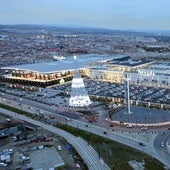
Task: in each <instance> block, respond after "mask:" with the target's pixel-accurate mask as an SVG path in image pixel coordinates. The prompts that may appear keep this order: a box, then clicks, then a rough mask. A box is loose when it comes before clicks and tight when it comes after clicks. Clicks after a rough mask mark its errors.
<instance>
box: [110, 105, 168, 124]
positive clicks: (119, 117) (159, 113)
mask: <svg viewBox="0 0 170 170" xmlns="http://www.w3.org/2000/svg"><path fill="white" fill-rule="evenodd" d="M131 112H132V113H131V114H126V110H125V109H122V110H120V111H118V112H117V113H115V114H114V115H113V117H112V120H115V121H123V122H128V123H143V124H148V123H151V124H152V123H162V122H168V121H170V112H169V111H166V110H162V109H160V110H159V109H155V108H153V109H151V108H146V107H142V106H132V107H131Z"/></svg>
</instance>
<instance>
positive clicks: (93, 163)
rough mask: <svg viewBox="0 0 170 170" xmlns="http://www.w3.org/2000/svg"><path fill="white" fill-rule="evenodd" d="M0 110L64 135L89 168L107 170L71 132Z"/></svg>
mask: <svg viewBox="0 0 170 170" xmlns="http://www.w3.org/2000/svg"><path fill="white" fill-rule="evenodd" d="M0 112H1V113H4V114H6V115H9V116H12V117H14V118H15V119H19V120H24V121H26V122H29V123H32V124H34V125H37V126H40V127H42V128H44V129H46V130H48V131H50V132H53V133H55V134H57V135H60V136H62V137H64V138H65V139H66V140H67V141H68V142H69V143H70V144H72V145H73V147H74V148H75V149H76V150H77V151H78V153H79V154H80V156H81V157H82V159H83V160H84V161H85V163H86V165H87V166H88V168H89V170H109V169H110V168H109V167H108V166H107V165H106V164H105V163H104V161H103V160H102V159H101V158H99V156H98V154H97V152H96V151H95V150H94V149H93V148H92V147H91V146H90V145H88V143H87V142H86V141H84V140H83V139H81V138H79V137H75V136H73V135H72V134H70V133H68V132H66V131H63V130H61V129H59V128H56V127H54V126H51V125H47V124H45V123H42V122H39V121H37V120H34V119H31V118H28V117H26V116H24V115H19V114H16V113H14V112H11V111H8V110H5V109H2V108H0Z"/></svg>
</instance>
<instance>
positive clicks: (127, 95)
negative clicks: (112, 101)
mask: <svg viewBox="0 0 170 170" xmlns="http://www.w3.org/2000/svg"><path fill="white" fill-rule="evenodd" d="M129 80H130V77H129V76H128V73H125V75H124V82H125V101H126V114H131V113H132V112H131V111H130V100H129Z"/></svg>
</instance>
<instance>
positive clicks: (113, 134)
mask: <svg viewBox="0 0 170 170" xmlns="http://www.w3.org/2000/svg"><path fill="white" fill-rule="evenodd" d="M5 97H6V100H4V99H2V98H0V102H1V103H5V104H10V105H12V106H14V107H17V108H20V109H22V110H25V111H28V112H32V113H33V114H35V113H36V111H37V109H41V111H42V112H43V113H44V115H46V116H47V115H50V114H54V115H55V116H56V120H59V121H60V122H62V123H65V124H68V125H70V126H74V127H76V128H79V129H83V130H86V131H89V132H91V133H94V134H98V135H100V136H103V137H105V138H109V139H111V140H114V141H117V142H119V143H122V144H125V145H128V146H130V147H132V148H135V149H137V150H140V151H142V152H145V153H147V154H148V155H151V156H153V157H155V158H156V159H158V160H159V161H161V162H162V163H163V164H164V165H165V166H166V167H168V168H170V159H169V157H168V156H169V155H168V152H167V150H166V147H164V149H162V148H160V146H161V143H162V142H164V143H166V141H165V139H166V138H168V136H170V134H169V133H168V132H167V135H165V136H166V137H165V138H164V139H163V138H162V137H163V136H164V135H161V137H159V136H160V135H158V134H152V133H150V134H149V135H152V136H153V138H152V139H150V140H148V141H146V143H144V144H145V145H144V146H141V145H139V142H143V140H142V138H141V139H140V138H139V139H137V138H135V137H134V135H136V136H137V137H139V136H140V135H139V134H137V133H136V134H135V133H131V134H130V133H129V132H122V131H120V130H118V129H117V130H115V131H112V129H111V128H108V127H107V128H106V127H101V126H100V125H99V124H94V123H93V124H92V123H88V122H87V121H85V120H83V119H82V118H81V117H79V116H78V117H75V115H72V114H69V113H67V112H66V115H65V116H67V115H68V116H67V117H69V119H68V118H66V117H65V116H62V115H61V114H60V115H58V114H57V112H56V108H55V107H53V106H51V107H49V106H47V105H45V104H42V103H37V102H35V101H31V100H27V99H22V100H20V99H19V98H17V99H16V100H15V102H10V103H9V100H10V99H11V96H10V95H7V96H5ZM18 102H19V103H22V104H21V105H19V103H18ZM28 106H31V109H30V108H29V109H28ZM18 116H20V115H18ZM32 121H33V120H32ZM40 123H42V122H40ZM43 124H44V123H43ZM86 125H88V126H86ZM46 126H49V125H46ZM43 127H44V125H43ZM49 127H50V128H49ZM49 127H48V128H49V129H50V130H51V128H52V129H53V127H52V126H49ZM104 132H106V134H104ZM62 134H64V135H65V133H62ZM62 134H61V136H62ZM66 136H67V135H66ZM66 136H65V137H66ZM63 137H64V136H63ZM75 140H76V141H77V142H78V141H79V142H80V141H81V140H82V139H80V138H76V139H75ZM70 141H72V139H71V138H69V142H70ZM72 142H73V141H72ZM77 142H73V143H74V144H75V148H76V149H77V150H78V152H79V154H80V153H81V154H83V153H84V152H83V151H81V150H79V149H80V148H81V147H79V142H78V143H77ZM86 145H87V144H86ZM73 146H74V145H73ZM81 154H80V155H81ZM84 154H85V155H86V154H87V153H84ZM93 154H94V155H95V154H97V153H93ZM93 154H92V155H93ZM85 155H84V156H82V158H83V159H87V158H84V157H85ZM86 156H87V155H86ZM86 163H88V160H86ZM94 164H95V163H93V166H94ZM90 166H92V163H89V167H90Z"/></svg>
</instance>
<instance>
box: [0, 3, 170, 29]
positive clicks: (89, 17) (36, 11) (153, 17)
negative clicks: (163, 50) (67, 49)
mask: <svg viewBox="0 0 170 170" xmlns="http://www.w3.org/2000/svg"><path fill="white" fill-rule="evenodd" d="M169 8H170V0H1V5H0V24H50V25H77V26H91V27H100V28H111V29H123V30H127V29H138V30H147V29H148V30H149V29H150V30H170V9H169Z"/></svg>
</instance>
